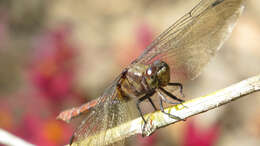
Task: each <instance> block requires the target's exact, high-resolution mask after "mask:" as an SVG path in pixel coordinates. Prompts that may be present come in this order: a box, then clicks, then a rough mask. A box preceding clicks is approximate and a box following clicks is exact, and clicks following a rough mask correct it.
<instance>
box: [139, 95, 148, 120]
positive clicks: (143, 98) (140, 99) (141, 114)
mask: <svg viewBox="0 0 260 146" xmlns="http://www.w3.org/2000/svg"><path fill="white" fill-rule="evenodd" d="M146 96H147V95H145V96H143V97H141V98H139V99H138V100H137V102H136V106H137V109H138V111H139V114H140V116H141V117H142V119H143V121H144V124H145V125H146V120H145V119H144V116H143V112H142V110H141V108H140V103H141V102H143V101H144V100H145V99H146V98H147V97H146Z"/></svg>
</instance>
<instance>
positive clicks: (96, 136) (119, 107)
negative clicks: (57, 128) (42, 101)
mask: <svg viewBox="0 0 260 146" xmlns="http://www.w3.org/2000/svg"><path fill="white" fill-rule="evenodd" d="M116 83H117V79H116V80H115V81H114V83H113V84H111V86H110V87H109V88H107V89H106V90H105V92H104V94H103V95H102V96H101V97H100V98H99V99H98V100H99V101H98V104H97V106H95V107H94V108H93V109H91V110H90V111H89V112H88V113H87V115H86V117H85V119H84V120H83V121H82V122H81V124H80V126H79V127H77V129H76V130H75V132H74V135H73V145H88V146H104V145H108V143H109V145H111V146H121V145H124V140H121V141H117V142H116V143H112V144H110V142H109V138H110V136H112V135H111V134H114V135H119V134H120V133H107V132H106V130H107V129H111V128H113V127H116V126H118V125H120V124H121V123H124V122H126V121H129V120H131V119H133V118H134V117H136V116H137V115H138V114H136V110H135V109H136V108H135V107H133V106H134V104H132V102H127V101H126V100H124V99H121V98H118V97H117V96H118V93H117V89H116ZM83 140H84V141H83Z"/></svg>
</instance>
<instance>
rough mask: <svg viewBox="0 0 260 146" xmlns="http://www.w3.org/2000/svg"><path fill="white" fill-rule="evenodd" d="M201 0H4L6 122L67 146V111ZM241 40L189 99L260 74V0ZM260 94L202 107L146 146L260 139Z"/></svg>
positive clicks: (2, 105)
mask: <svg viewBox="0 0 260 146" xmlns="http://www.w3.org/2000/svg"><path fill="white" fill-rule="evenodd" d="M198 2H199V0H109V1H102V0H96V1H93V0H56V1H51V0H45V1H42V0H23V1H17V0H0V128H2V129H5V130H7V131H9V132H11V133H13V134H15V135H17V136H19V137H21V138H22V139H24V140H26V141H28V142H31V143H33V144H36V145H49V146H56V145H64V144H67V143H68V142H69V138H70V136H71V134H72V131H73V129H74V128H75V127H76V124H66V123H64V122H61V121H57V120H56V116H57V115H58V113H59V112H61V111H62V110H64V109H67V108H71V107H73V106H78V105H80V104H82V103H84V102H86V101H89V100H91V99H94V98H96V97H98V96H99V95H100V94H102V92H103V90H104V88H105V87H106V86H107V85H108V84H109V82H111V81H112V80H113V79H114V78H115V77H116V76H117V75H118V74H119V73H120V71H121V70H122V69H123V68H124V67H125V66H126V65H127V64H129V63H130V62H131V61H132V60H133V59H134V58H136V57H137V56H138V55H140V53H141V52H142V51H143V50H144V48H145V47H146V46H147V45H148V44H149V43H150V42H151V41H152V40H153V39H154V38H155V37H156V36H158V35H159V34H160V33H161V32H162V31H163V30H164V29H166V28H167V27H168V26H170V25H171V24H172V23H173V22H175V21H176V20H177V19H178V18H180V17H181V16H182V15H184V14H185V13H187V12H188V11H189V10H190V9H191V8H192V7H193V6H195V5H196V4H197V3H198ZM247 3H248V4H247V7H246V9H245V12H244V13H243V15H242V17H241V18H240V20H239V22H238V24H237V26H236V27H235V29H234V31H233V33H232V36H231V38H230V39H229V40H228V41H227V42H226V43H225V45H224V46H223V47H222V49H221V50H220V52H219V53H218V55H217V56H216V57H215V58H214V59H213V60H212V61H211V63H210V64H209V65H208V66H207V67H206V68H205V69H204V71H203V73H202V74H201V75H200V77H198V78H197V79H196V80H193V81H191V82H189V84H187V85H186V86H185V87H184V92H185V95H186V98H187V99H191V98H194V97H197V96H200V95H206V94H207V93H211V92H213V91H216V90H218V89H221V88H224V87H227V86H229V85H231V84H233V83H236V82H238V81H240V80H243V79H246V78H248V77H250V76H253V75H257V74H259V73H260V67H259V63H260V9H259V6H260V1H258V0H248V1H247ZM259 96H260V94H259V93H255V94H251V95H249V96H247V97H245V98H242V99H240V100H237V101H234V102H232V103H231V104H228V105H226V106H223V107H220V108H218V109H215V110H212V111H210V112H207V113H204V114H200V115H198V116H195V117H193V118H190V119H188V120H187V121H186V122H180V123H177V124H174V125H171V126H168V127H166V128H163V129H160V130H158V131H157V132H156V133H155V134H153V135H152V136H150V137H147V138H141V137H139V136H137V137H133V138H131V140H129V142H128V145H129V146H130V145H138V146H146V145H149V146H234V145H236V146H245V145H248V146H259V145H260V106H259V104H260V98H259Z"/></svg>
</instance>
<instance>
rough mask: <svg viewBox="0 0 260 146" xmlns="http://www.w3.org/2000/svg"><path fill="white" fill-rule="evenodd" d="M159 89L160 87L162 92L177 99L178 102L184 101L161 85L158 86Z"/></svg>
mask: <svg viewBox="0 0 260 146" xmlns="http://www.w3.org/2000/svg"><path fill="white" fill-rule="evenodd" d="M159 89H160V90H161V91H163V93H165V94H166V95H167V96H169V97H171V98H172V99H174V100H177V101H179V102H180V103H182V102H184V100H182V99H179V98H178V97H176V96H175V95H173V94H171V93H170V92H168V91H166V90H165V89H163V88H162V87H159Z"/></svg>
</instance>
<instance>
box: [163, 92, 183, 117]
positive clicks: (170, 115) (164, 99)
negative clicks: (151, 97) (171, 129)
mask: <svg viewBox="0 0 260 146" xmlns="http://www.w3.org/2000/svg"><path fill="white" fill-rule="evenodd" d="M158 95H159V96H160V110H161V111H162V113H164V114H166V115H168V116H169V117H171V118H173V119H177V120H182V121H183V119H182V118H180V117H178V116H175V115H172V114H170V113H167V112H165V111H164V107H163V101H165V102H166V101H168V100H167V99H166V98H165V97H164V96H163V95H162V94H161V92H160V91H158ZM171 104H179V103H171Z"/></svg>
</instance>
